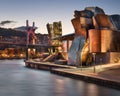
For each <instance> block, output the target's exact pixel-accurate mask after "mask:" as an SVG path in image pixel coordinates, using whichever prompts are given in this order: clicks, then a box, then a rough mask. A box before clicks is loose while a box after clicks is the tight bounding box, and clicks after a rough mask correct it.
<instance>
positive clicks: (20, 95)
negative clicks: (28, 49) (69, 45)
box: [0, 60, 120, 96]
mask: <svg viewBox="0 0 120 96" xmlns="http://www.w3.org/2000/svg"><path fill="white" fill-rule="evenodd" d="M0 96H120V91H119V90H115V89H111V88H106V87H103V86H98V85H96V84H92V83H86V82H83V81H80V80H74V79H71V78H67V77H62V76H58V75H55V74H51V73H50V72H49V71H42V70H34V69H28V68H26V67H24V62H23V60H0Z"/></svg>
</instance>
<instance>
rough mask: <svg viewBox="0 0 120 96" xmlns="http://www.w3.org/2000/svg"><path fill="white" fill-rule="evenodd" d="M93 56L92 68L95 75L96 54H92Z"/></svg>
mask: <svg viewBox="0 0 120 96" xmlns="http://www.w3.org/2000/svg"><path fill="white" fill-rule="evenodd" d="M92 55H93V62H94V66H93V72H94V73H95V72H96V67H95V61H96V59H95V58H96V53H92Z"/></svg>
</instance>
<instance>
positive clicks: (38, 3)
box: [0, 0, 120, 35]
mask: <svg viewBox="0 0 120 96" xmlns="http://www.w3.org/2000/svg"><path fill="white" fill-rule="evenodd" d="M90 6H98V7H100V8H102V9H103V10H104V11H105V13H106V14H108V15H111V14H120V0H0V22H2V21H6V20H8V21H9V20H10V21H13V22H11V23H9V24H4V25H0V27H5V28H14V27H20V26H25V22H26V20H29V22H30V25H32V22H33V21H34V22H35V24H36V26H37V27H38V29H37V30H36V32H38V33H42V34H44V33H48V32H47V28H46V24H47V23H53V22H57V21H61V22H62V31H63V35H64V34H69V33H73V32H74V29H73V26H72V23H71V19H72V18H74V16H73V14H74V10H83V9H84V8H85V7H90Z"/></svg>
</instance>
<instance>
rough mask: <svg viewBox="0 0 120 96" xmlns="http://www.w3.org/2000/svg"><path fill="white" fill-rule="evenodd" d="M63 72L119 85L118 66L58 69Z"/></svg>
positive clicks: (119, 71) (119, 73) (119, 74)
mask: <svg viewBox="0 0 120 96" xmlns="http://www.w3.org/2000/svg"><path fill="white" fill-rule="evenodd" d="M58 70H60V71H64V72H70V73H75V74H83V75H89V76H94V77H95V76H96V77H101V78H103V79H109V80H112V81H116V82H119V83H120V64H119V63H116V64H106V65H98V66H95V67H94V66H92V67H87V68H74V69H58Z"/></svg>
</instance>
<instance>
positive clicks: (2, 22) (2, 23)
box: [0, 20, 16, 26]
mask: <svg viewBox="0 0 120 96" xmlns="http://www.w3.org/2000/svg"><path fill="white" fill-rule="evenodd" d="M10 23H16V21H10V20H6V21H1V22H0V25H1V26H4V25H6V24H10Z"/></svg>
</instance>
